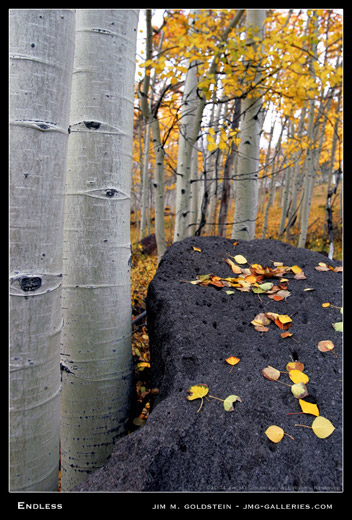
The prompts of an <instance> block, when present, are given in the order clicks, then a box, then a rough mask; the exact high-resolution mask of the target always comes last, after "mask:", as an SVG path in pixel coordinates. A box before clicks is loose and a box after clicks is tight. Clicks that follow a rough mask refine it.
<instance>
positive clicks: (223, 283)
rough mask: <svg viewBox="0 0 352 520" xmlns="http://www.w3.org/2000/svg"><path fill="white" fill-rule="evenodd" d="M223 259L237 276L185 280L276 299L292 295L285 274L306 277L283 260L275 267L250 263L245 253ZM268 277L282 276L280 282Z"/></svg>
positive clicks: (201, 277)
mask: <svg viewBox="0 0 352 520" xmlns="http://www.w3.org/2000/svg"><path fill="white" fill-rule="evenodd" d="M193 250H194V251H197V252H201V249H199V248H195V247H193ZM229 256H230V257H231V258H233V259H234V261H233V260H231V258H224V259H223V260H224V261H225V262H226V263H227V264H228V265H229V266H230V268H231V270H232V272H233V273H234V274H235V275H237V276H236V277H222V276H217V275H214V274H213V273H210V274H203V275H198V276H197V277H196V279H195V280H192V281H187V280H181V281H183V282H188V283H191V284H192V285H201V286H209V285H213V286H215V287H218V288H225V289H226V288H228V289H232V288H234V289H236V290H238V291H241V292H253V293H254V294H257V295H258V296H259V295H260V294H267V295H268V297H269V298H271V299H273V300H275V301H281V300H285V299H286V298H288V297H289V296H290V294H291V293H290V291H288V282H289V280H288V279H287V278H283V276H284V275H285V274H288V273H293V274H294V278H295V279H305V278H306V276H305V274H304V272H303V270H302V269H301V268H300V267H299V266H297V265H293V266H285V265H283V263H282V262H274V267H263V266H262V265H261V264H256V263H254V264H249V263H248V261H247V259H246V258H245V257H244V256H243V255H235V256H231V255H229ZM268 278H280V280H279V282H278V283H276V284H274V283H273V282H269V281H266V280H267V279H268ZM226 293H227V294H233V291H231V290H226Z"/></svg>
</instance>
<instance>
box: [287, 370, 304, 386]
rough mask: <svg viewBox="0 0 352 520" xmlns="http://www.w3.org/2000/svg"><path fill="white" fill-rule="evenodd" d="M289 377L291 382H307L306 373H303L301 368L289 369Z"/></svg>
mask: <svg viewBox="0 0 352 520" xmlns="http://www.w3.org/2000/svg"><path fill="white" fill-rule="evenodd" d="M288 375H289V378H290V379H291V381H292V382H293V383H304V384H306V383H308V381H309V377H308V376H307V374H304V373H303V372H302V371H301V370H295V369H293V370H289V373H288Z"/></svg>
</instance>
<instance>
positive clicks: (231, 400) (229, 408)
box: [224, 395, 242, 412]
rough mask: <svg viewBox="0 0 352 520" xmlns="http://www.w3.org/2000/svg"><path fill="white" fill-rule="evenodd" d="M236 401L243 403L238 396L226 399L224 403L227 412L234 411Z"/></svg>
mask: <svg viewBox="0 0 352 520" xmlns="http://www.w3.org/2000/svg"><path fill="white" fill-rule="evenodd" d="M236 401H240V402H242V399H241V398H240V397H239V396H238V395H229V396H228V397H226V399H225V401H224V408H225V410H226V412H233V411H234V407H233V403H234V402H236Z"/></svg>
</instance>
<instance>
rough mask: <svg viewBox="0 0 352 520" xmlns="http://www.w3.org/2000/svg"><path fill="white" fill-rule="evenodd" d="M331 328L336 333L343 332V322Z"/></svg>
mask: <svg viewBox="0 0 352 520" xmlns="http://www.w3.org/2000/svg"><path fill="white" fill-rule="evenodd" d="M332 326H333V327H334V329H335V330H336V332H343V321H337V322H336V323H333V324H332Z"/></svg>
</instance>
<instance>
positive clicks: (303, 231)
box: [298, 16, 318, 247]
mask: <svg viewBox="0 0 352 520" xmlns="http://www.w3.org/2000/svg"><path fill="white" fill-rule="evenodd" d="M308 23H309V21H308ZM311 23H312V34H311V36H310V42H311V49H310V55H309V58H310V59H309V71H310V75H311V78H312V80H313V81H312V82H313V85H314V86H315V72H314V66H313V63H314V60H316V59H317V40H316V39H317V34H318V22H317V18H316V16H313V17H312V22H311ZM314 86H313V87H312V88H311V89H310V90H311V92H309V98H310V99H309V112H308V123H307V140H308V149H307V154H306V160H305V172H304V183H303V195H302V209H301V214H300V218H301V227H300V232H299V237H298V247H305V245H306V240H307V231H308V219H309V212H310V203H311V197H312V191H313V185H314V157H315V154H316V150H315V147H316V140H315V139H314V111H315V97H314Z"/></svg>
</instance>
